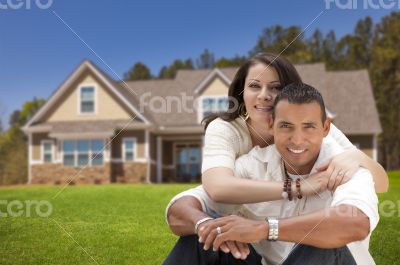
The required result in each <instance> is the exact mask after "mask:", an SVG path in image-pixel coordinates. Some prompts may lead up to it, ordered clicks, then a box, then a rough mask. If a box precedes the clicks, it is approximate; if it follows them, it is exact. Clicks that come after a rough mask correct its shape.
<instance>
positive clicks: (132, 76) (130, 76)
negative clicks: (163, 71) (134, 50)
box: [124, 62, 152, 81]
mask: <svg viewBox="0 0 400 265" xmlns="http://www.w3.org/2000/svg"><path fill="white" fill-rule="evenodd" d="M151 78H152V76H151V72H150V69H149V68H148V67H147V66H146V65H145V64H144V63H142V62H137V63H135V64H134V65H133V66H132V68H131V69H130V70H129V71H128V72H126V73H125V74H124V79H125V80H131V81H135V80H149V79H151Z"/></svg>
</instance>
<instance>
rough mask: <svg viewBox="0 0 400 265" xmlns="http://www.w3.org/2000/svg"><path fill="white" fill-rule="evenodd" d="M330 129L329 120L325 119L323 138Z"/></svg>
mask: <svg viewBox="0 0 400 265" xmlns="http://www.w3.org/2000/svg"><path fill="white" fill-rule="evenodd" d="M330 128H331V119H330V118H328V117H327V118H326V120H325V122H324V137H326V136H327V135H328V134H329V130H330Z"/></svg>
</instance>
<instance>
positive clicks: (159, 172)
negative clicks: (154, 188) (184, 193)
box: [157, 136, 163, 183]
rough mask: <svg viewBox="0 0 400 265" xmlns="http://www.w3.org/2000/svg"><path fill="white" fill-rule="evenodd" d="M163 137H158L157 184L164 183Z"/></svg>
mask: <svg viewBox="0 0 400 265" xmlns="http://www.w3.org/2000/svg"><path fill="white" fill-rule="evenodd" d="M162 152H163V150H162V137H161V136H157V183H161V182H162V167H163V163H162V162H163V161H162Z"/></svg>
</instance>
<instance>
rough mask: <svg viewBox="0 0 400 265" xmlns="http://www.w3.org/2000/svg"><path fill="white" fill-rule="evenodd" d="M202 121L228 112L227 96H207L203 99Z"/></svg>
mask: <svg viewBox="0 0 400 265" xmlns="http://www.w3.org/2000/svg"><path fill="white" fill-rule="evenodd" d="M200 109H201V117H200V120H202V119H204V118H205V117H207V116H209V115H211V114H219V113H222V112H225V111H227V110H228V97H227V96H205V97H202V99H201V108H200Z"/></svg>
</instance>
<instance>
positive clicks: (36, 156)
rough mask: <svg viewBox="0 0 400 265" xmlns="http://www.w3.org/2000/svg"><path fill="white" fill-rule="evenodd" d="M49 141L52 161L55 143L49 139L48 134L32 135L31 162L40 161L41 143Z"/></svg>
mask: <svg viewBox="0 0 400 265" xmlns="http://www.w3.org/2000/svg"><path fill="white" fill-rule="evenodd" d="M43 140H50V141H53V151H54V153H53V159H55V158H56V157H55V156H56V155H57V149H58V147H57V146H56V144H57V141H56V140H55V139H52V138H49V135H48V133H33V134H32V159H33V160H42V144H41V143H42V141H43Z"/></svg>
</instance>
